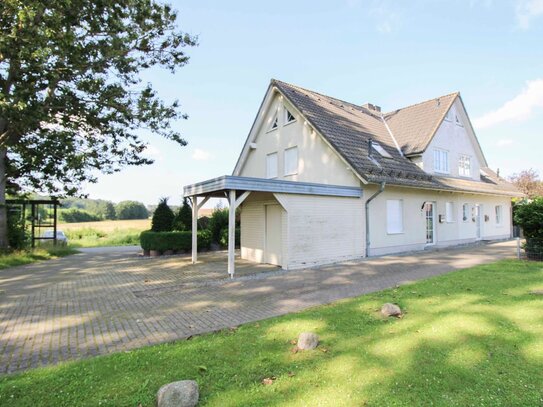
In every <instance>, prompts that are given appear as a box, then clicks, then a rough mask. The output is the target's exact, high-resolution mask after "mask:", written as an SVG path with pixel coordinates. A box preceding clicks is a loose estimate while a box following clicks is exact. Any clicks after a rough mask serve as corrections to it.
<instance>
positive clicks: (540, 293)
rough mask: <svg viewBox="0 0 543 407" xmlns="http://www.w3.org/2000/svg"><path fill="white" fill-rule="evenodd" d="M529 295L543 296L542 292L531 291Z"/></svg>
mask: <svg viewBox="0 0 543 407" xmlns="http://www.w3.org/2000/svg"><path fill="white" fill-rule="evenodd" d="M530 294H533V295H543V290H532V291H530Z"/></svg>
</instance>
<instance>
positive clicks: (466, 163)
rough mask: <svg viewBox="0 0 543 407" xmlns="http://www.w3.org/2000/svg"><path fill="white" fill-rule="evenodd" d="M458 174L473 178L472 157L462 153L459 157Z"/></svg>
mask: <svg viewBox="0 0 543 407" xmlns="http://www.w3.org/2000/svg"><path fill="white" fill-rule="evenodd" d="M458 175H459V176H461V177H469V178H471V157H470V156H469V155H465V154H461V155H460V157H459V158H458Z"/></svg>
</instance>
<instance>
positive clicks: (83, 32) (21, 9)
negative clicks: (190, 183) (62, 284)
mask: <svg viewBox="0 0 543 407" xmlns="http://www.w3.org/2000/svg"><path fill="white" fill-rule="evenodd" d="M0 29H1V32H2V36H1V40H0V84H1V86H0V100H1V101H2V103H1V105H0V117H1V118H2V120H0V134H1V135H2V146H3V147H6V148H7V155H8V157H7V160H6V163H7V167H8V168H7V175H8V177H9V178H8V186H9V187H10V188H12V189H16V188H17V187H27V188H28V189H34V190H41V191H48V192H50V193H57V192H58V193H62V194H68V195H72V194H76V193H77V192H78V189H79V187H80V185H81V183H82V182H85V181H90V182H95V181H96V177H95V175H94V174H93V171H96V170H100V171H102V172H103V173H113V172H115V171H117V170H119V169H120V168H121V167H124V166H126V165H142V164H149V163H151V162H152V160H150V159H148V158H146V157H145V156H143V154H142V153H143V152H144V151H145V148H146V144H147V143H146V142H145V141H144V140H142V139H141V137H140V136H139V135H138V131H139V129H141V128H145V129H147V130H149V131H151V132H153V133H155V134H158V135H160V136H163V137H165V138H167V139H170V140H173V141H175V142H176V143H178V144H179V145H185V144H186V142H185V141H184V140H183V139H182V138H181V136H180V134H179V133H178V132H176V131H174V130H173V129H172V128H171V122H172V121H174V120H176V119H179V118H186V115H184V114H182V113H181V112H179V103H178V102H177V101H174V102H173V103H171V104H170V103H166V102H164V101H163V100H161V98H160V97H159V96H158V94H157V92H156V91H155V90H154V89H153V87H152V85H151V84H150V83H147V84H144V83H142V82H143V81H142V74H143V73H144V72H145V71H146V70H148V69H149V68H152V67H163V68H166V69H168V70H169V71H171V72H172V73H173V72H175V71H176V69H177V68H179V67H182V66H184V65H185V64H187V63H188V59H189V57H188V56H187V55H186V52H185V50H184V48H185V47H187V46H189V47H190V46H194V45H196V39H195V38H194V37H192V36H190V35H188V34H186V33H184V32H181V31H180V30H179V29H178V27H177V13H176V12H175V10H173V9H172V8H171V6H169V5H167V4H162V3H160V2H159V1H149V0H104V1H100V2H98V3H97V2H96V1H95V0H76V1H57V0H53V1H45V2H44V1H42V0H25V1H24V2H21V1H11V0H6V1H2V2H1V6H0ZM0 156H1V157H2V159H3V156H2V155H0ZM0 176H1V177H3V176H4V174H0Z"/></svg>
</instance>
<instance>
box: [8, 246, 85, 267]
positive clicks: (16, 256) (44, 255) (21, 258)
mask: <svg viewBox="0 0 543 407" xmlns="http://www.w3.org/2000/svg"><path fill="white" fill-rule="evenodd" d="M74 253H77V250H76V249H73V248H71V247H42V248H36V249H34V250H21V251H16V252H11V253H5V254H0V269H5V268H8V267H14V266H22V265H24V264H29V263H34V262H36V261H40V260H50V259H56V258H58V257H64V256H68V255H70V254H74Z"/></svg>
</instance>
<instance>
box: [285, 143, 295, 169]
mask: <svg viewBox="0 0 543 407" xmlns="http://www.w3.org/2000/svg"><path fill="white" fill-rule="evenodd" d="M294 174H298V147H292V148H288V149H286V150H285V175H294Z"/></svg>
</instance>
